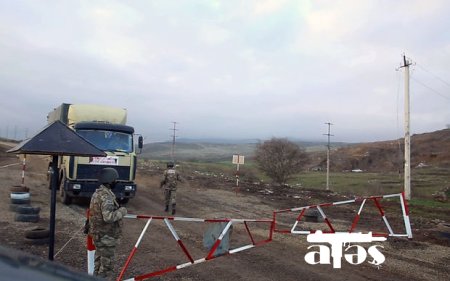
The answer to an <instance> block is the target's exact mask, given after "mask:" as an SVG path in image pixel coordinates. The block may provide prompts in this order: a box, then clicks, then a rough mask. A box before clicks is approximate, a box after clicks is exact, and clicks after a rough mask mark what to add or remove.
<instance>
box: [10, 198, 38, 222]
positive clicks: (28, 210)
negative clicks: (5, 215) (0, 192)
mask: <svg viewBox="0 0 450 281" xmlns="http://www.w3.org/2000/svg"><path fill="white" fill-rule="evenodd" d="M10 197H11V205H10V207H9V209H10V210H11V211H13V212H16V215H15V218H14V220H15V221H20V222H33V223H36V222H38V221H39V219H40V217H39V212H40V211H41V208H39V207H33V206H31V205H30V193H29V192H25V191H14V192H11V195H10Z"/></svg>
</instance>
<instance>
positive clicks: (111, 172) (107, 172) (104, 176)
mask: <svg viewBox="0 0 450 281" xmlns="http://www.w3.org/2000/svg"><path fill="white" fill-rule="evenodd" d="M118 178H119V173H117V171H116V169H114V168H103V169H102V170H101V171H100V176H99V177H98V181H99V182H100V183H102V184H106V183H109V184H111V183H114V182H115V181H116V180H117V179H118Z"/></svg>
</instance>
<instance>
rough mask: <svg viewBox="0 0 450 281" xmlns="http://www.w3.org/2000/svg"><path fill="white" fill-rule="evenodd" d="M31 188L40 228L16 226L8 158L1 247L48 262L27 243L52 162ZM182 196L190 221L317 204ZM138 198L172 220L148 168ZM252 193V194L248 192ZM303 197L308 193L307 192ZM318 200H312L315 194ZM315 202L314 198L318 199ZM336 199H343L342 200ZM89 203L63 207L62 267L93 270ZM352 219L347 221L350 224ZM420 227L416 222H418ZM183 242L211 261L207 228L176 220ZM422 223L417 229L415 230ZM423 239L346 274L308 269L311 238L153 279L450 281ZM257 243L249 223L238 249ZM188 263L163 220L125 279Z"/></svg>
mask: <svg viewBox="0 0 450 281" xmlns="http://www.w3.org/2000/svg"><path fill="white" fill-rule="evenodd" d="M27 161H28V162H27V170H26V177H25V183H26V185H27V186H28V187H29V188H30V193H31V204H32V205H33V206H39V207H41V209H42V210H41V213H40V215H41V219H40V221H39V222H38V223H24V222H16V221H14V213H13V212H11V211H10V210H9V205H10V204H9V193H10V187H12V186H14V185H18V184H20V182H21V177H20V176H21V166H20V165H12V166H7V165H9V164H13V163H18V162H19V159H17V158H16V157H15V156H14V155H12V156H11V155H9V154H0V167H3V166H7V167H3V168H0V178H1V179H2V188H1V189H0V194H1V195H2V198H3V199H2V200H3V204H0V211H1V212H0V213H1V216H0V227H1V235H0V243H1V244H2V245H4V246H7V247H11V248H15V249H20V250H23V251H26V252H28V253H32V254H35V255H38V256H42V257H44V258H46V257H47V255H48V254H47V253H48V252H47V250H48V246H46V245H30V244H25V243H24V233H25V231H26V230H27V229H28V228H30V227H33V226H36V225H41V226H44V227H48V218H49V201H50V192H49V190H48V188H47V183H46V172H47V171H46V167H47V163H46V162H45V161H46V159H45V158H43V157H38V156H32V157H27ZM186 179H187V180H186V181H185V182H183V183H182V185H181V187H180V188H179V190H178V194H177V206H178V209H177V216H180V217H189V218H235V219H240V218H245V219H271V218H272V212H273V210H275V209H282V208H289V207H299V206H304V205H309V204H307V202H309V201H310V200H311V198H309V197H306V196H303V197H302V198H298V196H292V195H290V196H287V195H286V192H287V191H286V192H281V193H280V194H278V195H277V194H276V193H274V194H270V195H268V194H264V192H254V190H251V189H250V188H246V187H245V186H244V187H242V188H241V192H239V193H238V194H236V193H235V192H234V191H233V189H232V186H233V184H232V183H227V182H223V181H219V180H214V179H207V178H199V177H196V176H195V177H194V176H192V177H191V175H189V177H186ZM137 182H138V185H139V190H138V196H137V197H136V198H134V199H133V200H130V202H129V203H128V205H127V208H128V210H129V213H134V214H145V215H153V216H164V215H166V213H164V212H163V203H162V202H163V194H162V191H161V190H160V189H159V172H158V171H150V170H148V168H142V167H141V169H139V171H138V179H137ZM247 189H248V190H247ZM300 195H301V193H300ZM309 196H311V194H310V195H309ZM313 196H314V195H313ZM323 196H324V198H323V200H327V199H329V200H327V201H330V200H331V201H332V200H334V199H338V197H339V195H336V194H325V195H323ZM335 197H336V198H335ZM86 208H87V202H86V201H85V202H75V204H73V205H71V206H65V205H62V204H61V203H60V202H58V204H57V221H56V244H55V253H56V255H55V261H56V262H59V263H62V264H65V265H69V266H71V267H73V268H76V269H79V270H80V271H86V250H85V236H84V234H82V230H81V229H82V227H83V223H84V214H85V210H86ZM344 216H345V212H344V213H342V214H340V215H339V217H344ZM413 221H414V218H413ZM145 223H146V221H145V220H136V219H126V220H125V222H124V231H123V239H122V240H121V244H120V247H119V249H118V254H117V265H116V269H115V270H116V272H117V273H118V272H120V269H121V267H122V266H123V265H124V263H125V261H126V259H127V257H128V255H129V253H130V251H131V250H132V248H133V246H134V245H135V243H136V241H137V239H138V237H139V235H140V233H141V231H142V229H143V227H144V225H145ZM171 223H172V225H173V227H174V229H175V230H176V232H177V234H178V236H179V237H180V239H181V240H182V241H183V243H184V245H185V246H186V248H187V249H188V251H189V253H190V254H191V255H192V258H193V259H194V260H197V259H200V258H202V257H205V255H206V254H207V253H208V250H207V249H206V248H204V247H203V245H202V242H203V234H204V232H205V229H206V227H207V225H206V223H202V222H179V221H171ZM418 225H419V224H418V223H416V224H415V227H417V226H418ZM269 227H270V225H269V224H267V223H254V224H249V228H250V229H251V233H252V235H253V238H254V239H255V240H263V239H266V238H267V235H268V230H269ZM413 230H414V235H415V237H416V235H417V237H421V238H420V239H418V240H417V239H412V240H405V239H393V238H389V239H388V241H386V242H380V243H379V244H380V245H381V246H383V248H382V249H381V252H382V253H383V254H384V256H385V258H386V261H385V262H384V263H383V264H382V266H381V267H379V268H378V267H376V266H373V265H371V264H369V263H368V261H370V260H371V258H370V257H368V258H367V260H366V261H365V262H363V263H361V264H359V265H351V264H349V263H347V262H346V261H345V259H342V268H340V269H333V266H332V265H330V264H328V265H326V264H324V265H310V264H308V263H306V262H305V259H304V257H305V255H306V253H307V252H308V247H309V246H311V244H310V243H308V242H307V241H306V237H305V236H293V235H286V234H280V233H275V234H274V236H273V240H272V242H270V243H267V244H264V245H261V246H257V247H255V248H252V249H249V250H246V251H242V252H239V253H236V254H233V255H228V256H222V257H218V258H215V259H212V260H210V261H206V262H203V263H201V264H195V265H192V266H189V267H187V268H183V269H179V270H176V271H173V272H170V273H167V274H165V275H162V276H159V277H154V278H152V279H151V280H263V281H264V280H380V279H383V280H449V276H450V275H449V274H450V270H449V267H448V264H449V262H450V251H449V247H448V245H442V243H441V245H439V244H436V243H434V240H430V241H426V239H423V237H424V235H423V233H422V230H421V229H417V228H414V229H413ZM249 243H251V241H250V239H249V237H248V235H247V231H246V229H245V226H244V224H235V225H234V226H233V232H232V239H231V245H232V248H235V247H239V246H242V245H247V244H249ZM188 261H189V260H188V258H187V256H186V255H185V254H184V253H183V251H182V249H181V248H180V246H179V245H178V244H177V242H176V241H175V239H174V238H173V236H172V234H171V232H170V231H169V229H168V228H167V226H166V225H165V223H164V221H162V220H152V222H151V223H150V226H149V228H148V231H147V232H146V234H145V235H144V237H143V239H142V242H141V244H140V245H139V248H138V250H137V252H136V255H135V256H134V258H133V260H132V262H131V263H130V267H129V269H128V270H127V271H126V273H125V275H124V277H125V279H126V278H132V277H134V276H139V275H142V274H146V273H149V272H153V271H157V270H163V269H165V268H167V267H170V266H174V265H178V264H183V263H186V262H188Z"/></svg>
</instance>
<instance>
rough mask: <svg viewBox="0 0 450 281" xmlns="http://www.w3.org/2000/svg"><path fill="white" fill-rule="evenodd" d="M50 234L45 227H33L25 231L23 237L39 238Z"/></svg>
mask: <svg viewBox="0 0 450 281" xmlns="http://www.w3.org/2000/svg"><path fill="white" fill-rule="evenodd" d="M49 236H50V230H48V228H45V227H41V226H38V227H35V228H32V229H29V230H27V231H26V232H25V238H28V239H40V238H48V237H49Z"/></svg>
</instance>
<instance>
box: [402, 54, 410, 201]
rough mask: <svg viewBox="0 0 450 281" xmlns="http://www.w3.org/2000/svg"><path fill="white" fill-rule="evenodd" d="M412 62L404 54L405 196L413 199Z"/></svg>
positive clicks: (407, 198)
mask: <svg viewBox="0 0 450 281" xmlns="http://www.w3.org/2000/svg"><path fill="white" fill-rule="evenodd" d="M410 65H411V62H410V61H408V60H407V59H406V56H405V55H403V65H402V66H401V68H404V69H405V183H404V184H405V197H406V200H411V137H410V113H409V108H410V104H409V66H410Z"/></svg>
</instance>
